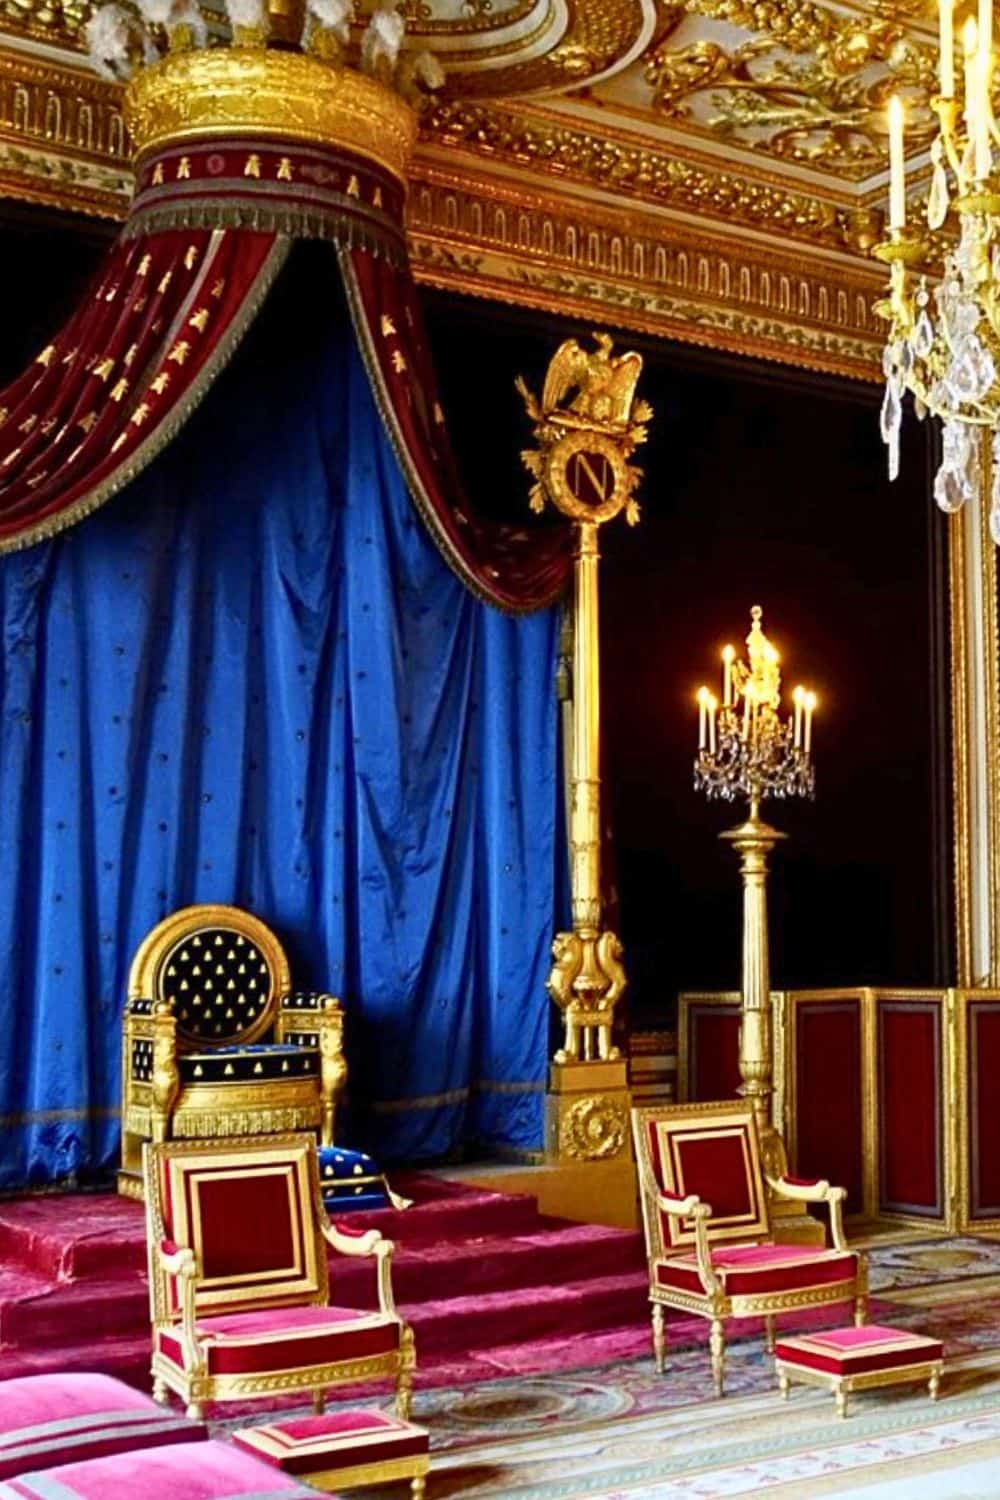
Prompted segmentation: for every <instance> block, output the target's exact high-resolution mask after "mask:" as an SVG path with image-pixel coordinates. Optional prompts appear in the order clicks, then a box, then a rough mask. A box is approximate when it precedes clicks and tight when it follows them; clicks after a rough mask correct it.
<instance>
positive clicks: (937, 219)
mask: <svg viewBox="0 0 1000 1500" xmlns="http://www.w3.org/2000/svg"><path fill="white" fill-rule="evenodd" d="M935 144H936V142H935ZM947 217H948V174H947V173H946V172H945V169H944V167H943V166H942V165H941V163H940V161H939V162H937V163H936V165H935V167H934V172H933V174H932V176H931V186H930V191H929V193H928V194H927V226H928V228H929V229H940V228H941V225H942V224H943V223H944V221H945V219H946V218H947Z"/></svg>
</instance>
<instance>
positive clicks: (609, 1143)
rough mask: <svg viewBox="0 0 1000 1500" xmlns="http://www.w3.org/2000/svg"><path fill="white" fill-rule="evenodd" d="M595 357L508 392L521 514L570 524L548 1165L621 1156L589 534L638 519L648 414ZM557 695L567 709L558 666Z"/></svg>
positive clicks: (560, 355)
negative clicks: (568, 889) (564, 880)
mask: <svg viewBox="0 0 1000 1500" xmlns="http://www.w3.org/2000/svg"><path fill="white" fill-rule="evenodd" d="M595 342H596V345H597V348H596V352H588V351H586V350H584V349H582V348H581V347H580V345H579V344H577V343H576V342H575V340H567V341H566V343H564V344H563V345H562V346H561V347H560V349H559V350H558V351H557V352H556V355H555V357H554V359H553V360H552V363H551V364H550V366H549V370H548V373H547V375H546V378H545V385H544V388H543V391H542V396H541V400H540V401H539V400H537V399H536V398H535V397H534V396H533V395H532V393H531V392H530V391H529V390H528V389H527V387H526V386H525V384H524V381H523V380H520V381H518V389H519V390H520V392H521V394H522V396H523V397H524V400H525V404H526V406H527V409H528V414H529V416H530V417H531V418H532V420H533V421H534V423H535V437H536V439H537V441H538V447H537V448H534V449H529V450H528V451H526V452H525V453H524V454H523V455H522V456H523V458H524V462H525V464H526V466H527V468H528V469H529V470H530V472H531V473H532V474H533V475H534V477H535V480H536V483H535V485H534V487H533V489H532V494H531V505H532V508H533V509H535V510H541V509H542V508H543V506H544V504H545V502H546V500H549V501H551V503H552V504H554V505H555V506H556V507H557V508H558V509H559V510H561V511H562V512H563V514H564V515H566V516H568V517H569V518H570V519H571V520H572V521H573V522H574V524H575V532H576V535H575V548H574V559H573V644H572V670H571V674H570V675H571V679H572V680H571V683H570V684H569V693H568V712H567V713H566V714H564V727H568V729H569V738H570V753H569V786H570V795H569V840H570V874H571V882H572V912H573V929H572V931H571V932H560V933H557V934H556V937H555V939H554V941H553V944H552V956H553V960H554V962H553V967H552V972H551V974H550V975H549V980H548V991H549V994H550V995H551V997H552V999H553V1001H554V1002H555V1003H556V1005H558V1006H559V1009H560V1010H561V1012H562V1015H563V1022H564V1037H563V1041H562V1045H561V1046H560V1047H559V1048H558V1049H557V1051H556V1053H555V1056H554V1058H553V1061H552V1067H551V1072H550V1079H549V1093H548V1096H547V1101H546V1151H547V1155H548V1156H549V1157H550V1159H554V1160H556V1161H563V1160H569V1161H613V1160H615V1159H616V1158H619V1157H626V1156H627V1155H628V1139H629V1138H628V1108H629V1093H628V1080H627V1073H626V1064H625V1061H624V1059H623V1058H622V1057H621V1054H620V1052H619V1049H618V1048H617V1047H616V1046H615V1044H614V1041H613V1037H612V1028H613V1024H614V1010H615V1005H616V1004H617V1002H618V1000H619V998H620V997H621V995H622V994H623V993H624V990H625V985H626V979H625V970H624V967H623V965H622V963H621V954H622V948H621V943H620V942H619V940H618V937H617V935H616V934H615V933H613V932H611V931H609V930H607V929H606V928H605V927H604V921H603V917H604V913H603V906H602V900H601V782H600V755H601V725H600V641H599V614H598V610H599V599H598V564H599V546H598V532H599V528H600V527H601V525H603V524H604V523H605V522H606V521H609V520H611V519H612V518H613V517H614V516H616V515H618V513H619V512H620V511H622V510H624V512H625V516H626V519H627V520H628V521H629V523H630V524H635V522H636V521H638V519H639V508H638V505H637V503H636V501H635V499H634V498H633V491H634V489H635V486H636V484H637V483H638V480H639V477H640V476H639V471H638V469H636V468H634V467H633V466H632V465H630V464H629V463H628V459H629V458H630V456H631V454H632V453H633V451H634V449H635V448H636V446H637V445H638V444H639V443H641V442H642V441H643V440H644V438H645V435H646V431H645V426H646V423H647V421H648V420H649V417H650V416H651V412H650V410H649V408H648V407H647V406H646V405H645V403H643V402H637V401H636V400H635V399H634V392H635V386H636V383H637V381H638V378H639V373H640V371H641V369H642V360H641V358H640V356H639V355H638V354H624V355H619V356H617V357H613V356H612V354H611V349H612V341H611V339H610V338H609V337H608V336H607V335H606V334H596V335H595ZM560 678H561V683H560V688H561V692H560V696H561V697H562V699H563V702H564V704H566V703H567V693H566V683H565V681H564V678H565V666H562V667H561V670H560Z"/></svg>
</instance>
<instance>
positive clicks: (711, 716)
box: [708, 693, 719, 755]
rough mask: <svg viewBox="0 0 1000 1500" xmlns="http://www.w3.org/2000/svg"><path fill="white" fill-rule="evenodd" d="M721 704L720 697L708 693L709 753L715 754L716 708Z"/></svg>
mask: <svg viewBox="0 0 1000 1500" xmlns="http://www.w3.org/2000/svg"><path fill="white" fill-rule="evenodd" d="M718 706H719V700H718V698H715V697H713V695H712V694H711V693H709V695H708V753H709V755H714V754H715V710H716V709H717V708H718Z"/></svg>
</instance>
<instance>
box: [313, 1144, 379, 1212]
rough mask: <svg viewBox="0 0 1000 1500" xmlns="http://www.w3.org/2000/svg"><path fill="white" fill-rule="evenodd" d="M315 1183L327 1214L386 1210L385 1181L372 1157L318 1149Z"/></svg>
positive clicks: (336, 1148) (334, 1148) (335, 1148)
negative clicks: (317, 1184) (320, 1190)
mask: <svg viewBox="0 0 1000 1500" xmlns="http://www.w3.org/2000/svg"><path fill="white" fill-rule="evenodd" d="M319 1179H320V1183H321V1185H322V1188H323V1202H324V1204H325V1205H326V1208H327V1211H328V1212H331V1213H332V1212H334V1211H336V1212H337V1213H338V1214H342V1213H344V1212H345V1211H346V1210H347V1209H355V1208H367V1209H373V1208H389V1207H390V1202H389V1189H388V1187H387V1185H386V1180H385V1178H384V1177H383V1175H382V1173H381V1172H380V1171H379V1169H378V1167H377V1166H376V1164H375V1161H374V1159H373V1158H372V1157H370V1156H368V1155H367V1153H366V1152H364V1151H351V1150H350V1149H349V1148H348V1147H347V1146H320V1148H319Z"/></svg>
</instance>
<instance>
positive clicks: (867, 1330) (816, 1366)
mask: <svg viewBox="0 0 1000 1500" xmlns="http://www.w3.org/2000/svg"><path fill="white" fill-rule="evenodd" d="M774 1363H775V1367H776V1369H777V1372H778V1384H779V1386H780V1387H781V1394H782V1396H784V1397H785V1398H786V1399H787V1396H788V1389H789V1386H790V1384H791V1382H792V1381H793V1380H799V1381H802V1382H804V1383H805V1384H806V1385H820V1386H825V1387H826V1388H827V1389H828V1390H831V1391H833V1394H834V1396H835V1397H836V1401H837V1412H838V1414H839V1415H840V1416H842V1417H846V1416H847V1398H848V1396H849V1395H850V1393H851V1392H852V1391H865V1390H871V1389H873V1388H874V1387H876V1386H883V1385H905V1384H906V1383H907V1382H908V1381H914V1380H926V1381H927V1386H928V1389H929V1391H930V1396H931V1400H932V1401H936V1400H937V1394H938V1388H939V1386H940V1384H941V1371H942V1368H943V1366H944V1346H943V1345H942V1343H941V1342H940V1340H939V1339H931V1338H927V1337H926V1335H925V1334H922V1333H908V1332H907V1331H906V1330H905V1329H903V1328H883V1327H882V1326H881V1325H880V1324H878V1323H869V1324H867V1325H865V1326H864V1327H862V1328H853V1327H852V1328H833V1329H831V1330H830V1331H829V1332H827V1333H810V1334H803V1335H802V1336H801V1337H800V1338H790V1339H779V1340H778V1342H777V1343H776V1344H775V1346H774Z"/></svg>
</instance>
